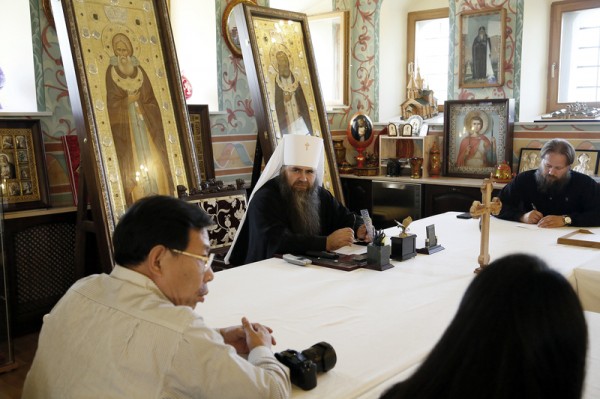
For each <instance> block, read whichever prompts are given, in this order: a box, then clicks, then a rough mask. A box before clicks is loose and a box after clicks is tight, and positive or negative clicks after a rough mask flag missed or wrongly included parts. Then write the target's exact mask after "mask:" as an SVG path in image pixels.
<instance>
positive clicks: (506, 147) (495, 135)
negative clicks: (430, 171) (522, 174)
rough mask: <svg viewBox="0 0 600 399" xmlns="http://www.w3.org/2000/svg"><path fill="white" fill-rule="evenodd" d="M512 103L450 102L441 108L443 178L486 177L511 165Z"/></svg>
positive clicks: (500, 101) (482, 101)
mask: <svg viewBox="0 0 600 399" xmlns="http://www.w3.org/2000/svg"><path fill="white" fill-rule="evenodd" d="M513 125H514V100H513V99H489V100H464V101H463V100H451V101H446V102H445V105H444V162H443V173H444V175H446V176H456V177H473V178H485V177H489V176H490V173H493V172H494V170H495V166H496V165H497V164H499V163H501V162H502V161H506V162H507V163H508V164H509V165H511V164H512V141H513Z"/></svg>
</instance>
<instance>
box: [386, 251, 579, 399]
mask: <svg viewBox="0 0 600 399" xmlns="http://www.w3.org/2000/svg"><path fill="white" fill-rule="evenodd" d="M586 351H587V326H586V323H585V318H584V316H583V309H582V307H581V304H580V302H579V299H578V298H577V295H576V294H575V292H574V290H573V288H572V287H571V285H570V284H569V283H568V282H567V280H566V279H565V278H564V277H563V276H562V275H560V274H559V273H557V272H555V271H553V270H551V269H549V268H548V266H547V265H546V264H545V263H544V261H542V260H541V259H539V258H537V257H535V256H531V255H525V254H514V255H508V256H505V257H503V258H500V259H498V260H496V261H494V262H492V263H491V264H490V265H488V266H487V267H485V268H484V269H483V271H482V272H481V273H480V274H479V275H478V276H476V277H475V279H474V280H473V281H472V282H471V284H470V286H469V288H468V289H467V291H466V293H465V295H464V297H463V299H462V301H461V304H460V306H459V309H458V311H457V313H456V315H455V316H454V319H453V320H452V322H451V323H450V325H449V326H448V328H447V329H446V331H445V333H444V335H443V336H442V338H441V339H440V341H439V342H438V343H437V344H436V346H435V347H434V348H433V350H432V351H431V353H430V354H429V356H428V357H427V359H426V360H425V361H424V363H423V364H422V365H421V367H420V368H419V369H418V370H417V371H416V372H415V374H414V375H413V376H411V377H410V378H408V379H407V380H406V381H403V382H400V383H398V384H396V385H394V386H393V387H391V388H390V389H389V390H388V391H387V392H385V393H384V394H383V396H382V398H385V399H389V398H419V399H428V398H431V399H433V398H435V399H439V398H461V399H475V398H486V399H509V398H510V399H512V398H528V399H538V398H539V399H542V398H562V399H571V398H573V399H575V398H580V397H581V391H582V387H583V380H584V376H585V357H586Z"/></svg>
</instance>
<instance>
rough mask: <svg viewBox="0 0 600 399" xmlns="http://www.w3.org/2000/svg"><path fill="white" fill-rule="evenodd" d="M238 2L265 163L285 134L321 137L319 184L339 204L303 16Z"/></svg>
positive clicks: (238, 19) (330, 144) (237, 13)
mask: <svg viewBox="0 0 600 399" xmlns="http://www.w3.org/2000/svg"><path fill="white" fill-rule="evenodd" d="M242 6H243V7H242V8H241V9H240V8H239V7H236V8H235V9H234V10H233V12H234V14H235V17H236V22H237V26H238V31H239V34H240V39H241V43H242V44H243V45H242V53H243V55H244V64H245V66H246V74H247V76H248V84H249V86H250V93H251V95H252V101H253V104H255V106H254V110H255V117H256V123H257V125H258V132H259V135H258V137H259V144H260V149H261V151H262V154H263V157H264V161H265V162H267V161H268V160H269V158H270V157H271V154H272V153H273V151H274V150H275V147H276V146H277V144H278V143H279V140H281V138H282V137H283V135H284V134H304V135H312V136H317V137H322V138H323V142H324V147H325V163H326V165H325V177H324V181H323V186H324V187H325V188H326V189H328V190H329V191H330V192H331V193H332V194H333V195H334V196H335V197H336V198H338V199H339V200H341V201H342V202H343V194H342V189H341V183H340V179H339V174H338V170H337V167H336V161H335V153H334V150H333V142H332V140H331V133H330V131H329V123H328V120H327V114H326V112H325V102H324V101H323V97H322V91H321V86H320V84H319V79H318V76H317V71H316V62H315V56H314V52H313V48H312V40H311V37H310V32H309V29H308V19H307V17H306V15H305V14H300V13H295V12H289V11H283V10H277V9H272V8H266V7H260V6H256V5H250V4H247V3H244V4H242ZM253 180H254V177H253Z"/></svg>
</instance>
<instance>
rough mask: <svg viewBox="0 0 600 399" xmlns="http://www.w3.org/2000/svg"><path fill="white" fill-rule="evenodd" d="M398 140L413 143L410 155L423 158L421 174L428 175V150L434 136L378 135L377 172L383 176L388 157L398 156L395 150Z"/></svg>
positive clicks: (434, 138) (435, 138)
mask: <svg viewBox="0 0 600 399" xmlns="http://www.w3.org/2000/svg"><path fill="white" fill-rule="evenodd" d="M399 140H410V141H412V144H413V151H412V157H420V158H423V166H422V169H423V173H422V176H423V177H425V178H427V177H429V150H430V149H431V146H432V145H433V142H434V141H435V140H437V137H436V136H410V137H405V136H383V135H380V136H379V174H381V175H384V176H385V172H386V168H387V162H388V160H389V159H393V158H396V159H397V158H398V156H397V155H398V154H397V151H396V147H397V145H396V144H397V143H398V141H399Z"/></svg>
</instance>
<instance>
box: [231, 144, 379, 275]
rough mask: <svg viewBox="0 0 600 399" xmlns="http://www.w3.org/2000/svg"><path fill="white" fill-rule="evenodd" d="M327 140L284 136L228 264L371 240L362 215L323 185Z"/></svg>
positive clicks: (258, 189)
mask: <svg viewBox="0 0 600 399" xmlns="http://www.w3.org/2000/svg"><path fill="white" fill-rule="evenodd" d="M323 156H324V155H323V140H322V139H321V138H318V137H313V136H300V135H285V136H284V137H283V140H282V141H281V143H280V144H279V146H278V147H277V149H276V150H275V152H274V153H273V155H272V156H271V159H270V160H269V162H268V164H267V166H266V167H265V170H264V171H263V173H262V175H261V177H260V179H259V180H258V182H257V184H256V187H255V190H254V193H253V194H252V196H251V197H250V201H249V203H248V210H247V211H246V215H245V217H244V220H243V221H242V223H241V225H240V229H239V230H238V232H237V234H236V237H235V239H234V242H233V245H232V246H231V248H230V250H229V253H228V254H227V257H226V258H225V260H226V262H228V263H230V264H233V265H241V264H246V263H251V262H256V261H260V260H263V259H267V258H270V257H272V256H273V255H275V254H286V253H291V254H294V255H303V254H305V253H306V251H325V250H327V251H335V250H337V249H339V248H341V247H344V246H346V245H351V244H352V243H353V242H354V238H355V232H356V237H357V238H358V239H360V240H365V241H370V240H371V237H370V236H369V235H368V234H367V229H366V227H365V225H364V223H363V221H362V219H361V218H360V217H358V216H356V215H354V214H353V213H352V212H350V211H349V210H348V209H347V208H346V207H345V206H344V205H342V204H340V203H339V202H338V201H337V200H336V199H335V197H333V195H331V193H330V192H329V191H327V190H326V189H325V188H323V187H322V186H321V182H322V181H323V171H324V169H323V164H324V158H323Z"/></svg>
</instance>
